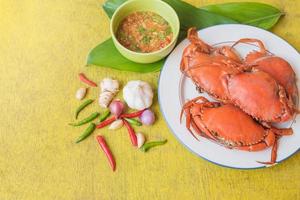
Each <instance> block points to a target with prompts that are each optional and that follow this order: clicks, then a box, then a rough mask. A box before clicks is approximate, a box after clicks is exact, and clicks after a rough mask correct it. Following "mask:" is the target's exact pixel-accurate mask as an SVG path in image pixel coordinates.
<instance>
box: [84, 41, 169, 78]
mask: <svg viewBox="0 0 300 200" xmlns="http://www.w3.org/2000/svg"><path fill="white" fill-rule="evenodd" d="M163 63H164V60H161V61H158V62H156V63H151V64H140V63H135V62H132V61H130V60H128V59H126V58H125V57H123V56H122V55H121V54H120V53H119V51H118V50H117V49H116V48H115V45H114V44H113V41H112V39H108V40H106V41H104V42H103V43H101V44H99V45H98V46H96V47H95V48H94V49H93V50H92V51H91V52H90V53H89V55H88V59H87V64H93V65H98V66H104V67H109V68H113V69H118V70H124V71H132V72H141V73H146V72H155V71H159V70H160V69H161V67H162V66H163Z"/></svg>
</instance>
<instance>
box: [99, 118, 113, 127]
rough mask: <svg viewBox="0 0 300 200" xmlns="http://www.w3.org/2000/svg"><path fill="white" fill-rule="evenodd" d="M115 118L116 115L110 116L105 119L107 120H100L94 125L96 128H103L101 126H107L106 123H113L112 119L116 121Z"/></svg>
mask: <svg viewBox="0 0 300 200" xmlns="http://www.w3.org/2000/svg"><path fill="white" fill-rule="evenodd" d="M116 119H117V117H116V116H112V117H111V118H109V119H107V120H105V121H103V122H101V123H100V124H98V125H97V126H96V128H103V127H105V126H107V125H109V124H111V123H113V122H114V121H116Z"/></svg>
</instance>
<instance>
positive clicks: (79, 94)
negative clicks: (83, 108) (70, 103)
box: [75, 88, 87, 100]
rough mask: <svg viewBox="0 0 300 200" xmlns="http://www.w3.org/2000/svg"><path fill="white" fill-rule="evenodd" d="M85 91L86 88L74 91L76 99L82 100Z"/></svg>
mask: <svg viewBox="0 0 300 200" xmlns="http://www.w3.org/2000/svg"><path fill="white" fill-rule="evenodd" d="M86 90H87V89H86V88H79V89H78V90H77V91H76V95H75V97H76V99H78V100H82V99H83V98H84V97H85V95H86Z"/></svg>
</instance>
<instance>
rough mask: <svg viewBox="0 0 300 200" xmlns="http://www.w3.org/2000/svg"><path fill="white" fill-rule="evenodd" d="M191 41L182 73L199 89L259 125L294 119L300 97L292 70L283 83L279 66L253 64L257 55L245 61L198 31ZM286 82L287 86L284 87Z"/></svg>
mask: <svg viewBox="0 0 300 200" xmlns="http://www.w3.org/2000/svg"><path fill="white" fill-rule="evenodd" d="M188 38H189V40H190V42H191V44H190V45H189V46H188V47H186V49H185V50H184V52H183V57H182V61H181V67H180V69H181V71H182V73H184V74H185V75H187V76H188V77H190V78H191V79H192V81H193V82H194V83H195V84H196V86H197V88H199V89H200V90H201V91H205V92H207V93H208V94H210V95H211V96H212V97H214V98H215V99H217V100H219V101H222V102H225V103H232V104H234V105H236V106H238V107H239V108H241V109H242V110H243V111H244V112H246V113H247V114H249V115H251V116H252V117H254V118H255V119H257V120H259V121H263V122H275V123H276V122H286V121H289V120H291V119H292V117H293V116H294V114H295V111H296V108H295V102H296V99H298V93H297V87H296V81H295V75H294V71H293V70H292V68H291V67H290V66H289V67H286V66H288V65H285V66H282V67H281V73H283V74H285V75H284V76H289V77H291V78H290V79H289V81H285V80H286V79H287V78H282V79H281V78H280V77H281V76H280V75H278V74H277V73H276V70H278V69H277V68H276V69H274V70H273V68H274V66H276V65H270V66H269V69H268V70H262V68H264V69H265V68H267V67H265V66H266V64H265V63H264V65H261V66H263V67H261V66H258V64H257V63H256V62H258V61H257V60H256V62H254V63H252V62H251V63H250V60H252V59H253V57H254V56H251V54H253V53H251V54H249V56H248V57H247V58H248V62H244V61H241V60H240V59H239V56H238V55H237V54H236V52H235V51H234V50H233V49H232V48H229V47H226V46H225V47H218V48H213V47H211V46H209V45H208V44H206V43H204V42H203V41H202V40H200V39H199V38H198V35H197V32H196V31H195V29H194V28H192V29H191V30H189V32H188ZM239 42H243V41H242V40H241V41H239ZM259 54H260V55H262V53H259ZM256 57H257V56H256ZM250 58H252V59H250ZM268 59H271V58H268ZM275 59H278V58H277V57H276V58H275ZM268 62H271V61H268ZM273 62H275V61H273ZM274 74H275V75H274ZM286 74H290V75H286ZM279 80H281V81H279ZM283 82H284V83H285V85H281V84H282V83H283ZM294 99H295V101H294Z"/></svg>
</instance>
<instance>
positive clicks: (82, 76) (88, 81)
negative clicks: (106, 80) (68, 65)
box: [79, 73, 97, 87]
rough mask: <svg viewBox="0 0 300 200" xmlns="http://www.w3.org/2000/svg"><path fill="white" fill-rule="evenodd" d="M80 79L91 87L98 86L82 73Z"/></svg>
mask: <svg viewBox="0 0 300 200" xmlns="http://www.w3.org/2000/svg"><path fill="white" fill-rule="evenodd" d="M79 79H80V80H81V81H82V82H84V83H86V84H88V85H89V86H92V87H97V84H96V83H95V82H93V81H91V80H89V79H88V78H87V77H86V76H85V75H84V73H80V74H79Z"/></svg>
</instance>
